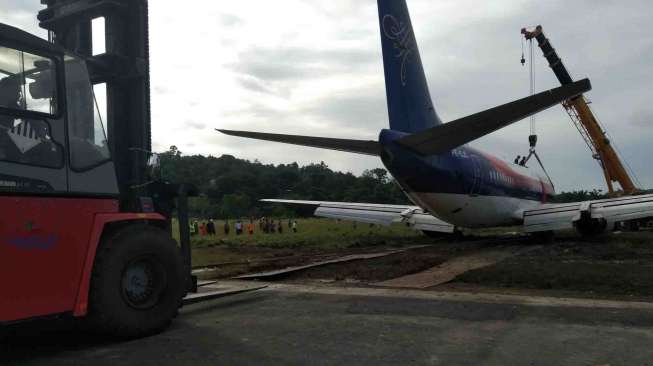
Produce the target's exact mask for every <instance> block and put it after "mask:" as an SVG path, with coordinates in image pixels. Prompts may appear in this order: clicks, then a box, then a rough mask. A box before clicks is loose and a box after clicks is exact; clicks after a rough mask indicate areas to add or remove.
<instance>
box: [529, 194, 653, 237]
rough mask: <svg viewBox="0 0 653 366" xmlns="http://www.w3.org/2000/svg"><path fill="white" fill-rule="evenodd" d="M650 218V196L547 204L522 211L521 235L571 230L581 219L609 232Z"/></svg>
mask: <svg viewBox="0 0 653 366" xmlns="http://www.w3.org/2000/svg"><path fill="white" fill-rule="evenodd" d="M646 217H653V194H643V195H637V196H625V197H617V198H607V199H601V200H593V201H585V202H572V203H560V204H547V205H543V206H541V207H538V208H536V209H532V210H526V211H524V231H526V232H537V231H549V230H562V229H572V228H574V227H575V225H576V224H577V223H578V222H579V221H580V220H582V219H595V220H602V221H605V224H606V228H607V229H608V230H611V229H612V228H614V224H615V223H617V222H620V221H628V220H636V219H643V218H646Z"/></svg>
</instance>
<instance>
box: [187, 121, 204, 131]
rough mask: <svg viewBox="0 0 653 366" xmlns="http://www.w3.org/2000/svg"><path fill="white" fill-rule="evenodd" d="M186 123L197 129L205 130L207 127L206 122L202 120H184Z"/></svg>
mask: <svg viewBox="0 0 653 366" xmlns="http://www.w3.org/2000/svg"><path fill="white" fill-rule="evenodd" d="M184 125H185V126H186V127H190V128H193V129H196V130H203V129H205V128H206V124H204V123H202V122H197V121H193V120H187V121H186V122H184Z"/></svg>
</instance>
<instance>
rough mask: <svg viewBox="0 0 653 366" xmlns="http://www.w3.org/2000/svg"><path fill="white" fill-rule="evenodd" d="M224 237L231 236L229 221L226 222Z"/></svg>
mask: <svg viewBox="0 0 653 366" xmlns="http://www.w3.org/2000/svg"><path fill="white" fill-rule="evenodd" d="M223 228H224V235H225V236H227V235H229V220H224V226H223Z"/></svg>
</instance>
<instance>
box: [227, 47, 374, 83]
mask: <svg viewBox="0 0 653 366" xmlns="http://www.w3.org/2000/svg"><path fill="white" fill-rule="evenodd" d="M378 62H379V59H378V54H377V51H375V50H364V49H362V50H361V49H358V50H348V49H333V50H325V49H302V48H291V47H288V48H277V49H260V48H257V49H249V50H247V51H244V52H242V53H241V54H239V56H238V62H236V63H231V64H228V65H226V66H227V67H228V68H230V69H232V70H234V71H236V72H238V73H241V74H245V75H249V76H251V77H254V78H257V79H259V80H264V81H269V82H275V81H293V80H306V79H307V78H309V79H319V78H324V77H325V76H328V75H333V74H340V73H343V72H353V71H356V70H360V69H365V68H366V67H367V66H368V65H369V64H370V63H378Z"/></svg>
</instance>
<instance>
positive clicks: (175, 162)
mask: <svg viewBox="0 0 653 366" xmlns="http://www.w3.org/2000/svg"><path fill="white" fill-rule="evenodd" d="M159 157H160V161H161V175H162V177H163V178H164V179H165V180H168V181H171V182H176V183H179V182H183V183H190V184H193V185H194V186H195V187H197V188H198V190H199V194H200V195H199V196H198V197H192V198H190V202H189V209H190V214H191V215H193V216H195V217H213V218H238V217H261V216H273V217H297V216H310V215H311V214H312V211H313V208H310V207H304V206H289V205H274V204H269V203H263V202H259V200H260V199H263V198H283V199H296V200H316V201H348V202H369V203H388V204H408V203H409V201H408V199H407V198H406V196H405V195H404V194H403V193H402V192H401V190H400V189H399V187H398V186H397V185H396V184H395V183H394V180H393V179H392V177H391V176H390V175H389V174H388V172H387V171H386V170H385V169H380V168H376V169H370V170H366V171H364V172H363V174H362V175H360V176H356V175H354V174H352V173H342V172H336V171H333V170H331V169H330V168H329V167H328V166H327V165H326V164H325V163H324V162H320V163H315V164H309V165H305V166H299V165H298V164H297V163H291V164H279V165H272V164H262V163H261V162H259V161H258V160H254V161H249V160H245V159H238V158H236V157H234V156H232V155H222V156H220V157H214V156H203V155H183V154H182V153H181V152H180V151H179V150H178V149H177V148H176V147H175V146H171V147H170V150H168V151H166V152H164V153H162V154H160V155H159Z"/></svg>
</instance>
